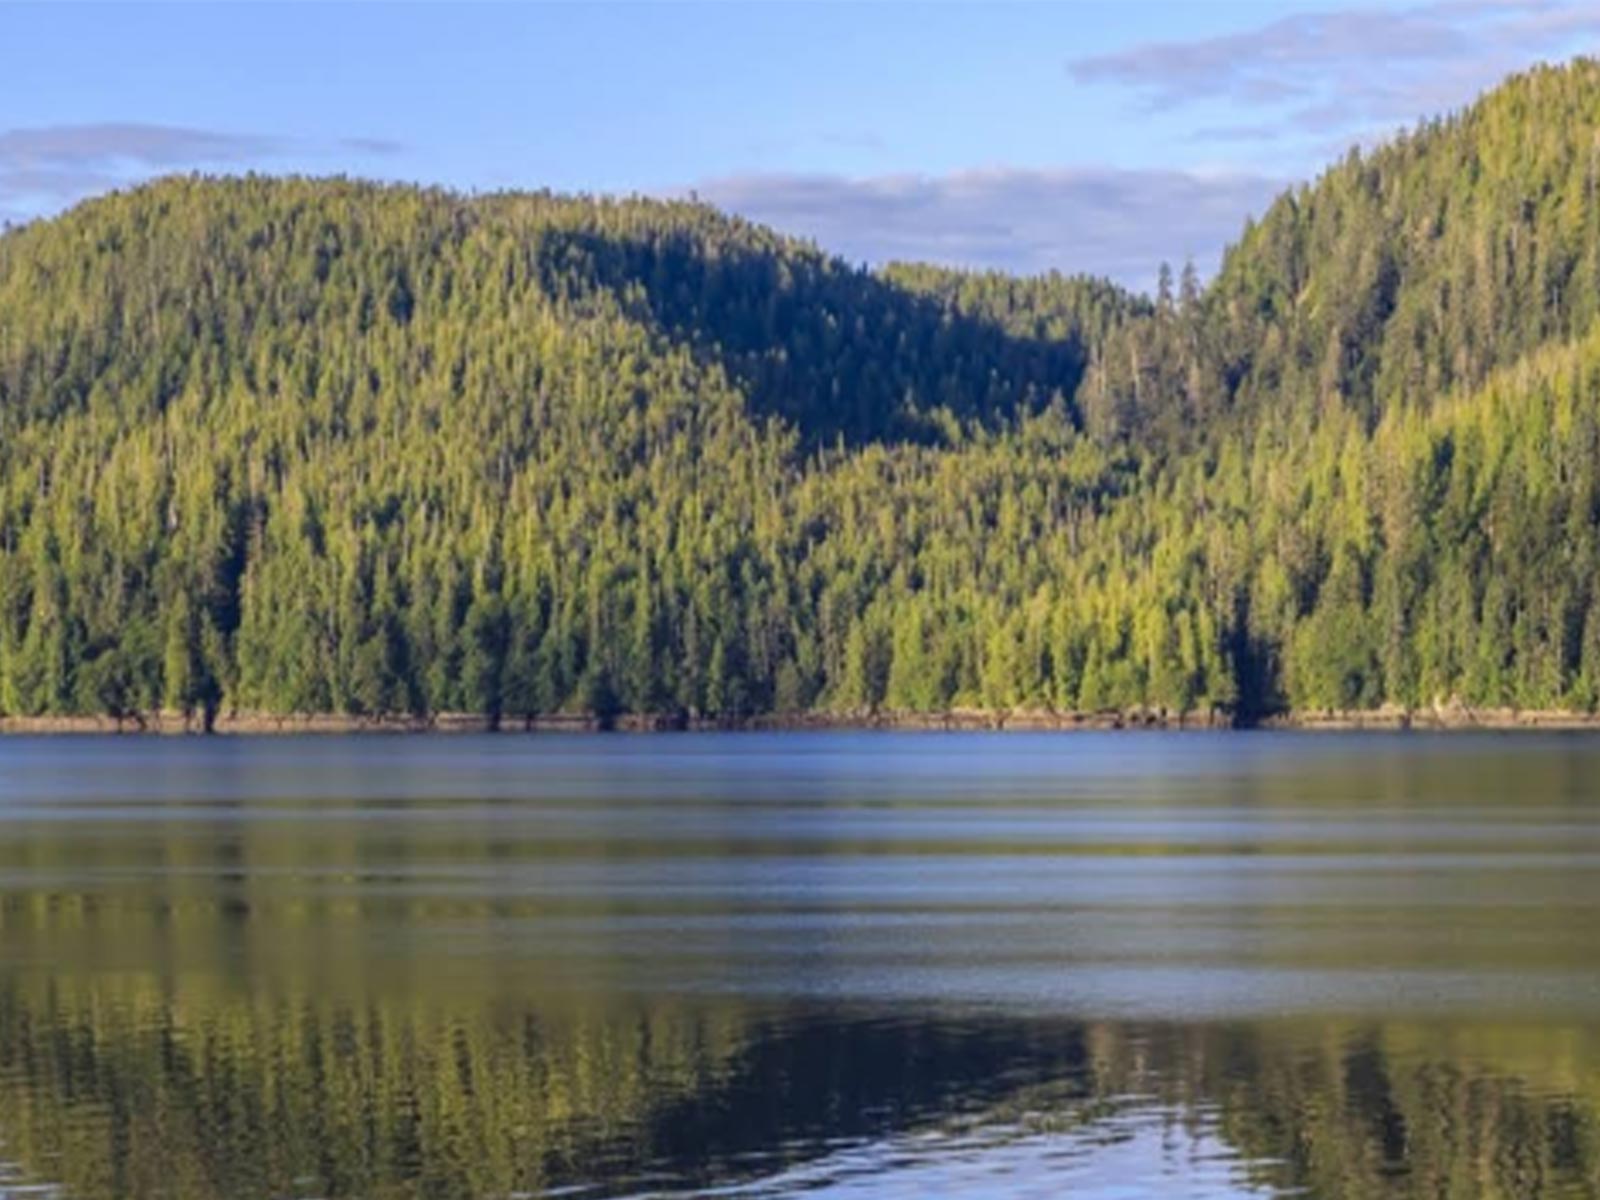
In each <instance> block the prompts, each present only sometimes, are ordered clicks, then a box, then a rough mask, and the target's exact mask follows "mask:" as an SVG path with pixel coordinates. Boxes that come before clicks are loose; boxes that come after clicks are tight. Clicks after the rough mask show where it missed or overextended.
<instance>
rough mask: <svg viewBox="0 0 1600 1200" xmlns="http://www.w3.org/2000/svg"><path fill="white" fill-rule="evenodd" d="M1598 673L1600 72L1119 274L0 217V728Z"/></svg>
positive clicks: (694, 248)
mask: <svg viewBox="0 0 1600 1200" xmlns="http://www.w3.org/2000/svg"><path fill="white" fill-rule="evenodd" d="M1445 704H1451V705H1455V704H1465V705H1470V706H1475V707H1476V706H1483V707H1493V708H1515V709H1524V710H1526V709H1561V710H1571V711H1579V712H1590V711H1593V710H1595V709H1596V707H1597V706H1600V64H1597V63H1595V62H1592V61H1585V60H1580V61H1578V62H1575V63H1573V64H1571V65H1570V66H1567V67H1562V68H1541V69H1538V70H1535V71H1533V72H1530V73H1528V74H1526V75H1523V76H1520V77H1517V78H1515V79H1513V80H1511V81H1510V82H1509V83H1507V84H1505V85H1504V86H1502V87H1501V88H1500V89H1498V90H1497V91H1495V92H1493V93H1491V94H1489V95H1488V96H1487V97H1485V98H1484V99H1483V100H1481V101H1480V102H1479V103H1477V104H1476V105H1474V106H1473V107H1471V108H1469V109H1467V110H1465V111H1464V112H1461V113H1459V114H1456V115H1453V116H1451V117H1448V118H1445V119H1439V120H1434V121H1430V122H1427V123H1425V124H1423V125H1421V126H1419V127H1417V128H1416V129H1415V130H1413V131H1411V132H1409V133H1407V134H1405V135H1403V136H1401V137H1399V138H1397V139H1396V140H1395V141H1393V142H1392V143H1390V144H1388V145H1385V146H1383V147H1380V148H1378V149H1376V150H1373V151H1371V152H1366V153H1363V152H1354V151H1353V152H1352V153H1351V154H1350V155H1349V156H1348V157H1347V158H1345V159H1344V160H1343V161H1341V162H1339V163H1338V164H1336V165H1334V166H1333V167H1331V168H1330V169H1329V170H1328V171H1327V172H1326V173H1325V174H1324V175H1323V176H1322V177H1321V178H1320V179H1318V180H1316V181H1315V182H1314V183H1311V184H1308V185H1306V186H1304V187H1301V188H1299V189H1297V190H1295V191H1293V192H1290V193H1288V194H1286V195H1284V196H1282V197H1281V198H1280V199H1279V200H1278V201H1277V202H1276V203H1275V204H1274V205H1273V206H1272V207H1271V209H1270V210H1269V211H1268V212H1267V213H1265V214H1264V215H1263V216H1262V218H1261V219H1260V220H1259V221H1256V222H1253V223H1251V224H1250V225H1249V226H1248V227H1247V228H1246V229H1245V230H1244V231H1243V234H1242V236H1241V237H1240V239H1239V241H1238V243H1237V244H1236V245H1235V246H1234V247H1232V248H1231V249H1230V250H1229V252H1228V254H1227V255H1226V257H1225V260H1224V262H1223V265H1222V267H1221V269H1220V271H1219V273H1218V275H1217V277H1216V278H1215V279H1214V280H1211V281H1210V282H1209V283H1206V284H1202V283H1201V281H1200V280H1198V279H1197V278H1196V276H1195V274H1194V272H1193V271H1192V270H1187V269H1186V270H1182V271H1179V272H1177V273H1176V277H1174V273H1173V272H1170V271H1165V270H1164V271H1163V273H1162V278H1161V283H1160V286H1159V287H1158V289H1157V291H1156V294H1155V295H1154V296H1153V297H1143V296H1136V295H1132V294H1129V293H1127V292H1124V291H1122V290H1121V289H1119V288H1117V287H1115V286H1113V285H1111V284H1109V283H1105V282H1103V281H1096V280H1092V279H1087V278H1079V277H1070V276H1063V275H1049V276H1044V277H1039V278H1030V279H1018V278H1012V277H1008V276H1005V275H1000V274H993V273H967V272H958V271H950V270H944V269H939V268H933V267H928V266H915V265H896V266H891V267H887V268H884V269H881V270H865V269H861V268H857V267H852V266H850V265H848V264H846V263H844V262H842V261H839V260H837V259H834V258H830V257H829V256H827V255H826V254H824V253H822V252H820V251H819V250H818V249H816V248H815V247H813V246H811V245H809V244H806V243H802V242H797V241H795V240H792V239H789V238H786V237H783V236H780V235H778V234H776V233H773V232H771V231H769V230H767V229H764V228H761V227H759V226H756V225H753V224H750V223H748V222H744V221H741V220H738V219H735V218H732V217H729V216H726V215H723V214H720V213H718V212H716V211H714V210H711V209H709V208H706V207H704V206H700V205H696V204H681V203H665V202H659V201H653V200H644V199H628V200H605V199H595V198H588V197H576V198H573V197H561V196H555V195H550V194H504V195H489V196H479V197H463V196H458V195H454V194H450V193H447V192H442V191H433V190H425V189H418V188H413V187H393V186H378V185H372V184H365V183H358V182H351V181H346V180H308V179H269V178H258V177H249V178H231V179H210V178H175V179H168V180H164V181H161V182H158V183H155V184H152V185H149V186H146V187H142V188H139V189H136V190H133V191H130V192H126V193H119V194H112V195H109V196H106V197H103V198H101V199H97V200H94V201H91V202H89V203H86V204H84V205H81V206H80V207H78V208H76V209H74V210H73V211H71V212H69V213H67V214H66V215H64V216H62V217H59V218H56V219H53V220H48V221H39V222H34V223H31V224H28V225H25V226H23V227H20V228H17V229H13V230H11V231H9V232H7V233H5V234H4V235H3V236H0V715H5V714H10V715H20V716H65V715H73V714H92V713H103V714H109V715H113V716H126V715H133V714H148V713H153V712H168V713H184V714H191V715H193V717H194V718H195V719H196V720H197V721H205V722H209V721H211V720H213V719H214V718H215V717H216V716H217V715H218V714H227V713H269V714H272V713H276V714H283V713H341V714H350V715H352V716H369V717H376V716H388V715H398V714H409V715H412V716H417V717H428V716H431V715H434V714H440V713H453V712H454V713H476V714H483V715H485V716H487V717H488V718H489V719H491V720H492V721H495V722H497V723H504V724H514V723H521V722H523V721H525V720H527V719H529V718H533V717H548V716H554V715H560V714H568V715H577V716H586V717H597V718H601V719H611V718H617V717H622V716H625V715H627V714H635V715H649V716H652V717H662V718H665V719H669V720H700V721H723V722H737V721H741V720H745V719H749V718H751V717H754V716H759V715H764V714H778V715H784V716H797V715H801V714H822V715H828V716H833V717H838V718H849V719H860V718H862V717H866V716H872V715H875V714H878V715H893V714H904V713H922V714H938V713H945V712H949V711H952V710H978V711H982V712H985V713H989V714H1005V713H1019V712H1031V713H1068V712H1075V713H1088V712H1104V711H1118V710H1121V711H1125V710H1132V709H1139V710H1146V711H1149V710H1154V711H1160V712H1164V713H1168V714H1205V715H1207V716H1215V715H1222V716H1224V717H1226V718H1228V719H1238V720H1245V721H1248V720H1254V719H1257V718H1260V717H1262V716H1266V715H1271V714H1274V713H1282V712H1299V713H1308V712H1318V711H1326V710H1354V709H1371V708H1377V707H1380V706H1392V707H1398V708H1402V709H1417V708H1425V707H1429V706H1437V705H1445Z"/></svg>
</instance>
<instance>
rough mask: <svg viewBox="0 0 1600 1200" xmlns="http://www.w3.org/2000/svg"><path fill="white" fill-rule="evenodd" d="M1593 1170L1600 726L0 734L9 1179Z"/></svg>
mask: <svg viewBox="0 0 1600 1200" xmlns="http://www.w3.org/2000/svg"><path fill="white" fill-rule="evenodd" d="M801 1194H804V1195H808V1196H820V1197H894V1198H900V1197H924V1196H939V1195H959V1196H985V1197H988V1196H997V1197H1007V1196H1060V1195H1071V1196H1082V1197H1095V1198H1106V1197H1122V1196H1178V1197H1254V1196H1286V1195H1310V1196H1328V1197H1355V1198H1358V1200H1359V1198H1362V1197H1379V1196H1406V1197H1410V1196H1416V1197H1422V1196H1427V1197H1454V1196H1462V1197H1542V1196H1595V1195H1600V739H1595V738H1590V737H1584V736H1569V737H1562V736H1553V735H1552V736H1543V735H1531V734H1522V735H1502V736H1489V735H1485V736H1476V735H1471V736H1469V735H1453V736H1439V737H1429V736H1421V735H1416V736H1396V735H1374V736H1363V735H1351V736H1343V735H1324V736H1303V737H1302V736H1294V735H1286V734H1270V735H1269V734H1173V735H1166V734H1108V735H1096V734H1075V735H1065V736H1063V735H1054V736H1052V735H1039V736H1033V735H1024V734H1015V735H995V736H987V735H977V734H963V735H949V736H946V735H938V734H906V735H891V734H773V735H766V734H708V735H672V736H648V737H627V736H596V737H578V736H574V737H566V736H553V735H552V736H543V735H536V736H529V737H522V736H515V737H511V736H508V737H499V738H490V737H484V738H478V737H435V738H407V737H395V738H384V737H355V738H339V737H327V738H307V739H299V738H283V739H242V738H240V739H226V738H213V739H168V740H158V739H120V740H119V739H113V738H106V739H77V738H72V739H25V738H7V739H3V740H0V1200H14V1198H20V1197H23V1196H42V1197H53V1198H58V1200H102V1198H105V1200H144V1198H148V1197H161V1198H171V1200H191V1198H218V1200H256V1198H261V1200H268V1198H270V1200H283V1198H301V1200H314V1198H332V1197H368V1198H372V1200H401V1198H405V1200H411V1198H419V1200H420V1198H422V1197H429V1198H434V1197H437V1198H451V1200H454V1198H457V1197H462V1198H473V1197H510V1196H546V1195H548V1196H580V1197H609V1196H704V1195H712V1196H730V1197H775V1196H791V1195H801Z"/></svg>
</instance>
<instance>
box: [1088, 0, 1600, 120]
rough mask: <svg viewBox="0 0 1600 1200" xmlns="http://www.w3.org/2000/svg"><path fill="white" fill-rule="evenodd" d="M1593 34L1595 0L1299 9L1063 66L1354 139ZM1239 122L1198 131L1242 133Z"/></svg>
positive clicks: (1145, 98) (1176, 98)
mask: <svg viewBox="0 0 1600 1200" xmlns="http://www.w3.org/2000/svg"><path fill="white" fill-rule="evenodd" d="M1597 34H1600V5H1596V4H1594V3H1592V0H1440V2H1436V3H1431V4H1422V5H1411V6H1401V7H1384V8H1331V9H1328V10H1325V11H1321V12H1308V13H1298V14H1294V15H1291V16H1287V17H1283V18H1281V19H1279V20H1276V21H1273V22H1271V23H1269V24H1266V25H1262V26H1260V27H1258V28H1255V29H1248V30H1245V31H1243V32H1239V33H1232V34H1226V35H1221V36H1217V37H1209V38H1199V39H1195V40H1192V41H1166V42H1147V43H1144V44H1142V45H1138V46H1134V47H1131V48H1130V49H1127V50H1122V51H1117V52H1115V53H1111V54H1103V55H1096V56H1093V57H1089V58H1080V59H1078V60H1076V61H1074V62H1072V63H1070V64H1069V70H1070V71H1071V73H1072V75H1073V77H1074V78H1075V79H1077V80H1078V81H1079V82H1082V83H1093V84H1105V85H1111V86H1116V87H1121V88H1124V89H1127V90H1128V91H1130V92H1131V93H1132V94H1133V95H1135V96H1137V97H1138V98H1139V99H1140V100H1141V101H1142V102H1143V103H1144V104H1145V105H1147V106H1148V107H1150V108H1152V109H1161V110H1172V109H1176V108H1180V107H1182V106H1186V105H1192V104H1197V103H1201V102H1223V103H1227V104H1231V105H1234V106H1237V107H1241V108H1246V109H1249V110H1251V112H1252V113H1253V114H1259V113H1261V112H1262V110H1264V109H1265V110H1270V113H1271V115H1272V117H1273V120H1272V121H1271V122H1265V121H1258V120H1255V119H1254V118H1252V119H1251V120H1250V121H1249V122H1248V124H1249V125H1251V126H1253V127H1254V128H1255V129H1256V131H1257V132H1258V133H1259V135H1260V138H1261V139H1262V140H1268V139H1274V138H1284V137H1295V136H1309V137H1320V138H1326V137H1328V136H1330V135H1348V136H1350V137H1359V136H1364V135H1367V134H1369V133H1370V132H1371V131H1372V130H1373V129H1384V128H1393V127H1394V126H1395V125H1398V124H1403V123H1409V122H1411V121H1413V120H1415V119H1416V118H1417V117H1420V116H1426V115H1431V114H1434V113H1437V112H1440V111H1443V110H1448V109H1452V108H1455V107H1457V106H1459V105H1461V104H1463V103H1466V102H1467V101H1469V100H1471V99H1472V98H1473V97H1474V96H1475V95H1476V94H1477V93H1478V92H1480V91H1482V90H1483V89H1484V88H1485V87H1487V86H1489V85H1490V84H1492V83H1494V82H1496V81H1497V80H1498V79H1499V78H1501V77H1502V76H1504V75H1506V74H1508V73H1510V72H1512V71H1515V70H1518V69H1520V68H1522V67H1525V66H1527V65H1528V64H1529V63H1531V62H1534V61H1537V60H1539V59H1541V58H1564V57H1567V56H1568V55H1570V54H1573V53H1576V52H1578V51H1581V50H1583V49H1586V48H1588V47H1589V45H1591V44H1592V40H1593V38H1594V36H1595V35H1597ZM1241 129H1242V125H1241V124H1231V125H1221V126H1217V125H1212V126H1208V127H1206V128H1205V129H1203V130H1201V131H1200V132H1201V133H1202V135H1207V136H1211V137H1215V138H1227V137H1229V136H1230V135H1235V136H1233V138H1232V140H1239V139H1238V137H1237V136H1236V135H1237V134H1239V133H1240V131H1241Z"/></svg>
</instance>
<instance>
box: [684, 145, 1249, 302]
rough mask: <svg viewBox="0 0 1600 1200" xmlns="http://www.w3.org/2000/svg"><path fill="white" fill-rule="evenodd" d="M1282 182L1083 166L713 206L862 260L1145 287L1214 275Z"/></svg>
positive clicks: (826, 180)
mask: <svg viewBox="0 0 1600 1200" xmlns="http://www.w3.org/2000/svg"><path fill="white" fill-rule="evenodd" d="M1279 187H1280V181H1279V180H1276V179H1272V178H1268V177H1266V176H1262V175H1252V174H1231V173H1230V174H1204V173H1197V172H1186V171H1168V170H1121V169H1116V168H1110V167H1085V168H1072V169H1061V170H1021V169H1013V168H992V169H987V170H973V171H962V172H957V173H954V174H949V175H937V176H926V175H883V176H875V177H869V178H859V179H852V178H846V177H842V176H837V175H776V174H774V175H764V174H752V175H736V176H730V177H725V178H721V179H714V180H710V181H707V182H704V183H701V184H700V185H699V186H698V187H697V188H696V189H695V190H696V192H697V193H698V194H699V195H700V196H701V197H702V198H703V199H706V200H709V201H711V202H712V203H714V204H717V205H719V206H721V207H723V208H726V209H729V210H731V211H733V212H737V213H740V214H742V215H744V216H746V217H749V218H751V219H753V220H757V221H761V222H763V223H765V224H769V225H772V226H774V227H776V228H778V229H781V230H783V231H785V232H788V233H794V234H798V235H800V236H803V237H809V238H811V239H813V240H815V241H816V242H817V243H818V244H819V245H821V246H822V247H824V248H825V249H827V250H830V251H833V252H834V253H837V254H841V255H843V256H844V257H846V258H849V259H851V260H853V261H858V262H870V263H882V262H887V261H890V260H894V259H916V260H923V261H930V262H942V263H949V264H953V265H958V266H976V267H996V268H1001V269H1004V270H1009V271H1022V272H1030V273H1032V272H1039V271H1048V270H1052V269H1055V270H1062V271H1068V272H1079V271H1082V272H1088V273H1091V274H1096V275H1106V276H1110V277H1111V278H1113V279H1117V280H1120V281H1122V282H1124V283H1128V284H1131V285H1134V286H1140V287H1143V286H1148V284H1149V283H1150V281H1151V280H1152V279H1153V278H1154V277H1155V273H1156V269H1157V267H1158V266H1159V265H1160V263H1161V262H1162V261H1163V260H1166V261H1171V262H1179V261H1182V260H1183V259H1185V258H1187V257H1193V258H1194V259H1195V261H1196V263H1197V265H1198V266H1200V267H1201V268H1202V269H1207V270H1209V269H1210V268H1211V267H1212V266H1214V265H1215V263H1216V260H1217V258H1218V256H1219V255H1220V252H1221V249H1222V247H1223V246H1224V245H1225V244H1226V243H1227V242H1228V241H1229V240H1231V239H1232V238H1234V237H1235V236H1237V234H1238V233H1239V230H1240V228H1241V226H1242V223H1243V221H1244V218H1245V217H1246V216H1247V215H1249V214H1250V213H1253V212H1259V211H1261V210H1262V209H1263V208H1264V207H1265V205H1266V204H1267V203H1268V201H1269V200H1270V199H1271V198H1272V196H1273V195H1274V194H1275V193H1276V192H1277V190H1278V188H1279Z"/></svg>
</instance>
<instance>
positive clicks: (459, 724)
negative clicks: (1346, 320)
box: [0, 703, 1600, 737]
mask: <svg viewBox="0 0 1600 1200" xmlns="http://www.w3.org/2000/svg"><path fill="white" fill-rule="evenodd" d="M1224 729H1225V730H1239V731H1250V730H1269V731H1270V730H1278V731H1296V732H1301V731H1304V732H1350V731H1361V730H1368V731H1393V732H1403V731H1407V730H1414V731H1419V732H1433V731H1449V730H1461V731H1473V730H1478V731H1496V730H1529V731H1558V730H1600V713H1591V712H1580V711H1572V710H1562V709H1510V708H1471V707H1469V706H1467V705H1463V704H1459V703H1455V704H1450V705H1444V706H1437V707H1431V708H1423V709H1405V708H1400V707H1398V706H1385V707H1382V708H1375V709H1353V710H1325V711H1315V712H1283V713H1274V714H1269V715H1267V716H1264V717H1261V718H1259V719H1257V720H1253V721H1243V722H1241V721H1238V720H1236V719H1235V718H1234V717H1233V716H1232V715H1231V714H1229V713H1225V712H1220V711H1215V710H1213V711H1209V712H1191V713H1175V712H1170V711H1168V710H1164V709H1145V708H1134V709H1126V710H1107V711H1104V712H1052V711H1048V710H1031V709H1023V710H1014V711H1009V712H996V711H992V710H986V709H953V710H951V711H949V712H944V713H912V712H876V713H798V714H787V715H785V714H774V713H768V714H762V715H758V716H752V717H746V718H741V719H738V720H722V719H706V718H695V717H688V716H682V715H675V714H654V715H652V714H635V713H625V714H621V715H619V716H617V717H614V718H601V717H597V716H593V715H587V714H552V715H548V716H541V717H533V718H521V717H518V718H514V719H511V718H502V719H501V720H500V721H499V722H498V724H496V723H495V722H492V721H490V720H489V719H488V718H486V717H483V716H480V715H477V714H474V713H438V714H434V715H432V716H428V717H415V716H384V717H365V716H353V715H348V714H341V713H296V714H273V713H218V714H216V715H215V717H214V718H213V720H212V722H211V724H210V726H209V728H208V727H207V724H206V721H205V718H204V715H203V714H198V713H196V714H189V715H185V714H183V713H176V712H161V713H143V714H130V715H128V716H124V717H120V718H118V717H112V716H107V715H84V716H47V717H21V716H0V735H5V734H13V735H25V734H61V735H72V734H135V735H156V736H183V735H206V734H213V735H218V736H235V737H237V736H267V737H271V736H278V735H295V734H436V735H448V734H452V733H501V734H537V733H600V732H619V733H667V732H709V731H725V732H736V731H769V732H771V731H800V730H817V731H825V730H884V731H908V732H909V731H926V732H963V731H964V732H1002V731H1007V730H1009V731H1013V732H1061V733H1067V732H1073V731H1083V732H1108V731H1115V730H1125V731H1140V730H1224Z"/></svg>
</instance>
